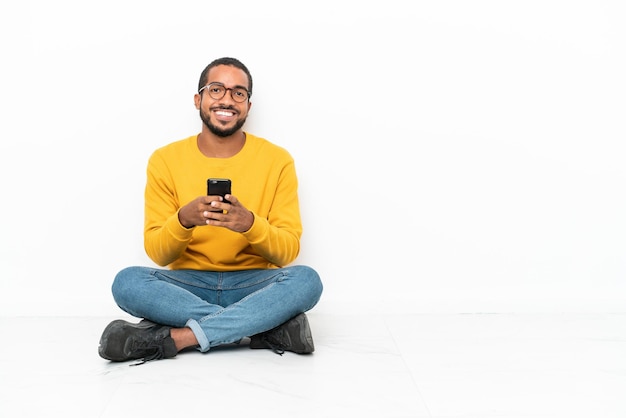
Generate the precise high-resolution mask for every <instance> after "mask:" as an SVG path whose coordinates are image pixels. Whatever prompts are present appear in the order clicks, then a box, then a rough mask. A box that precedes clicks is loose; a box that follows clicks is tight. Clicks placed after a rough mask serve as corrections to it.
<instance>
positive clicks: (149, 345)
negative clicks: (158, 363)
mask: <svg viewBox="0 0 626 418" xmlns="http://www.w3.org/2000/svg"><path fill="white" fill-rule="evenodd" d="M132 349H133V350H146V351H151V350H154V352H153V353H152V354H149V355H147V356H144V358H142V359H141V361H140V362H139V363H133V364H131V366H140V365H142V364H144V363H146V362H148V361H152V360H161V359H162V358H164V357H165V354H164V352H163V340H162V339H159V340H149V341H133V345H132Z"/></svg>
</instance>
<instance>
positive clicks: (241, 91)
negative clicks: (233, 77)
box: [233, 89, 248, 99]
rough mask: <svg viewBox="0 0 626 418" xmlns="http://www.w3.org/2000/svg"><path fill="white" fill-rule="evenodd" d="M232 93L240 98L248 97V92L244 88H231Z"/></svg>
mask: <svg viewBox="0 0 626 418" xmlns="http://www.w3.org/2000/svg"><path fill="white" fill-rule="evenodd" d="M233 94H234V95H235V96H237V97H239V98H241V99H245V98H247V97H248V92H247V91H246V90H244V89H235V90H233Z"/></svg>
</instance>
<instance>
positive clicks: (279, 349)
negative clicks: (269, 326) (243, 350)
mask: <svg viewBox="0 0 626 418" xmlns="http://www.w3.org/2000/svg"><path fill="white" fill-rule="evenodd" d="M276 334H279V335H276ZM273 336H274V337H276V340H277V341H282V338H281V337H283V335H282V330H276V331H275V333H274V335H273ZM261 341H263V342H264V343H265V344H267V345H268V346H269V348H271V349H272V351H273V352H275V353H276V354H278V355H281V356H282V355H283V354H284V353H285V345H284V344H282V343H278V344H274V343H273V342H271V341H270V340H269V338H268V337H267V334H264V335H263V336H262V337H261Z"/></svg>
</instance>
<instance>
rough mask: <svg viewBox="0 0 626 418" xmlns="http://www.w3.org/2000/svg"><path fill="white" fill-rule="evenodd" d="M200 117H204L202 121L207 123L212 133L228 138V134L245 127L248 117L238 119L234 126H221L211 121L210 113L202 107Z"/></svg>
mask: <svg viewBox="0 0 626 418" xmlns="http://www.w3.org/2000/svg"><path fill="white" fill-rule="evenodd" d="M200 119H202V122H203V123H204V124H205V125H206V127H207V128H209V131H211V133H212V134H214V135H217V136H219V137H222V138H226V137H227V136H231V135H232V134H234V133H236V132H237V131H238V130H239V129H241V128H242V127H243V124H244V123H246V118H243V119H237V123H235V125H234V126H233V127H231V128H221V127H219V126H217V125H215V124H214V123H213V122H211V118H210V117H209V115H207V114H206V113H204V112H203V111H202V109H200Z"/></svg>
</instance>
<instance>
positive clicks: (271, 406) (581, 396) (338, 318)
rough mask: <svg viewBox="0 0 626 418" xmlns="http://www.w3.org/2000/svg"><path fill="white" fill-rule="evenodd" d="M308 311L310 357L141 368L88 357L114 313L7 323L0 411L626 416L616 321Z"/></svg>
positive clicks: (190, 356)
mask: <svg viewBox="0 0 626 418" xmlns="http://www.w3.org/2000/svg"><path fill="white" fill-rule="evenodd" d="M308 316H309V322H310V323H311V327H312V329H313V336H314V339H315V344H316V351H315V353H314V354H312V355H308V356H306V355H304V356H299V355H296V354H293V353H285V355H283V356H278V355H276V354H274V353H273V352H271V351H268V350H250V349H249V348H248V347H247V346H245V345H240V346H236V347H224V348H220V349H215V350H212V351H211V352H210V353H207V354H201V353H198V352H195V351H194V352H186V353H182V354H179V355H178V356H177V357H176V358H175V359H171V360H162V361H154V362H149V363H146V364H144V365H141V366H137V367H129V363H122V364H120V363H117V364H114V363H109V362H107V361H105V360H103V359H101V358H100V357H99V356H98V354H97V346H98V340H99V338H100V334H101V332H102V329H103V328H104V327H105V326H106V324H107V323H108V322H109V321H110V320H112V319H117V318H2V319H0V333H1V334H2V341H3V343H2V345H1V346H0V416H1V417H57V416H59V417H60V416H62V417H64V418H69V417H80V418H88V417H106V418H109V417H115V418H123V417H175V416H184V415H189V416H194V415H195V416H202V417H216V416H222V417H223V416H251V417H342V418H343V417H358V416H367V417H385V418H390V417H437V418H444V417H445V418H450V417H464V418H491V417H498V418H513V417H515V418H521V417H524V418H529V417H533V418H534V417H564V418H565V417H567V418H574V417H585V418H609V417H620V418H624V417H626V315H623V314H597V315H592V314H577V315H574V314H568V315H566V314H562V315H559V314H550V315H538V314H537V315H531V314H520V315H504V314H502V315H500V314H491V315H489V314H486V315H473V314H467V315H460V314H459V315H372V316H368V315H354V316H350V315H330V314H326V313H324V314H322V313H316V312H315V311H313V312H310V313H309V315H308ZM121 318H124V317H121ZM192 414H193V415H192Z"/></svg>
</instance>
